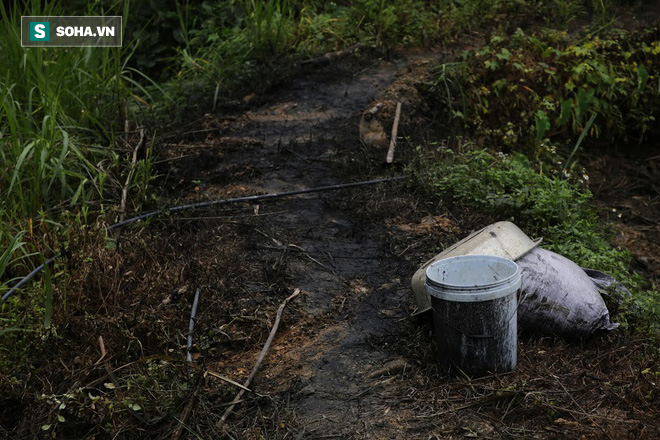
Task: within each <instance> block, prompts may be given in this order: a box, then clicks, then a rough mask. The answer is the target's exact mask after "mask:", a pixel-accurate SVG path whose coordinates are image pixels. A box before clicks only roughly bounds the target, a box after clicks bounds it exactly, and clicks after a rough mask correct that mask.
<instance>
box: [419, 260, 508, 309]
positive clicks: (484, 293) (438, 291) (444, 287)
mask: <svg viewBox="0 0 660 440" xmlns="http://www.w3.org/2000/svg"><path fill="white" fill-rule="evenodd" d="M459 260H460V261H461V262H464V261H474V260H478V261H484V260H485V261H486V262H488V261H490V262H497V263H500V264H502V263H503V264H505V265H506V266H508V268H510V269H512V272H511V273H510V274H507V276H505V277H503V278H502V279H500V280H497V281H494V282H490V283H486V284H477V285H475V284H471V285H465V284H452V283H447V282H442V281H438V280H437V279H434V278H433V277H432V276H430V275H429V272H431V271H432V270H437V266H443V265H450V264H452V263H455V262H456V261H459ZM520 284H521V272H520V268H519V267H518V265H517V264H516V262H515V261H513V260H510V259H508V258H505V257H499V256H494V255H459V256H456V257H449V258H445V259H442V260H438V261H436V262H434V263H433V264H431V265H430V266H429V267H428V268H427V269H426V280H425V283H424V285H425V290H426V291H427V293H428V294H429V295H430V296H433V297H436V298H439V299H444V300H447V301H459V302H478V301H489V300H492V299H497V298H502V297H504V296H507V295H510V294H512V293H515V292H516V291H517V290H518V289H519V288H520ZM513 287H515V289H514V288H513Z"/></svg>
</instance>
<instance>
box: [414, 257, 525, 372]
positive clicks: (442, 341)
mask: <svg viewBox="0 0 660 440" xmlns="http://www.w3.org/2000/svg"><path fill="white" fill-rule="evenodd" d="M520 285H521V279H520V270H519V269H518V265H517V264H516V263H515V262H513V261H511V260H509V259H507V258H503V257H496V256H492V255H464V256H458V257H450V258H446V259H442V260H439V261H436V262H435V263H433V264H431V265H430V266H429V267H428V269H427V270H426V283H425V287H426V291H427V292H428V294H429V295H430V297H431V304H432V307H433V323H434V328H435V341H436V348H437V357H438V360H439V361H440V362H442V363H444V364H445V365H447V366H449V367H458V368H459V369H460V370H462V371H463V372H465V373H466V374H468V375H471V376H482V375H485V374H488V373H490V372H496V373H503V372H507V371H511V370H513V369H514V368H515V367H516V363H517V357H518V325H517V308H518V301H517V297H518V291H519V290H520Z"/></svg>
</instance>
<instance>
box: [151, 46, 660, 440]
mask: <svg viewBox="0 0 660 440" xmlns="http://www.w3.org/2000/svg"><path fill="white" fill-rule="evenodd" d="M419 61H420V60H419V59H417V60H416V61H415V62H419ZM413 64H414V62H413ZM410 66H411V62H410V61H405V60H399V61H381V60H377V61H369V62H364V61H363V62H361V63H359V64H358V65H347V66H341V67H337V66H333V67H330V68H326V69H321V70H318V71H312V72H308V73H306V74H303V75H301V76H300V77H298V78H297V79H294V80H293V81H292V82H291V83H290V84H287V85H283V86H281V87H280V88H279V89H278V90H274V91H272V92H271V93H269V94H268V95H267V96H264V97H256V98H254V99H253V101H251V102H250V104H249V106H248V108H247V109H246V110H239V111H235V112H234V113H233V114H229V115H227V114H225V115H224V116H222V117H221V116H217V117H209V118H208V120H207V122H206V128H205V130H206V131H204V132H203V134H202V135H198V136H203V137H198V138H196V139H193V141H192V142H191V141H185V142H184V141H182V142H180V143H178V144H176V145H170V147H169V149H168V150H167V151H166V153H165V154H166V155H165V157H166V158H167V159H169V161H170V162H169V163H170V164H171V166H169V167H168V168H167V169H168V171H167V175H166V176H165V178H164V179H162V187H163V190H164V195H167V196H168V197H169V198H171V199H179V200H181V201H184V200H185V201H186V202H187V201H200V200H205V199H216V198H222V197H233V196H238V195H245V194H254V193H258V192H268V193H272V192H279V191H289V190H297V189H302V188H309V187H315V186H321V185H331V184H337V183H345V182H350V181H357V180H364V179H367V178H373V177H376V176H382V175H388V174H391V173H393V170H392V169H388V168H385V167H384V166H383V164H382V162H383V161H384V158H385V151H383V150H374V149H370V148H367V147H364V146H363V145H362V144H361V142H360V141H359V139H358V137H357V122H358V120H359V114H360V112H361V111H362V110H363V109H364V108H365V107H366V106H367V105H368V104H369V103H370V102H371V101H372V100H373V99H374V98H378V97H379V96H381V95H382V94H383V93H385V91H386V88H387V86H388V85H389V84H391V83H392V82H393V81H395V80H396V79H397V77H398V76H397V72H399V73H403V74H404V75H405V73H406V72H409V67H410ZM400 76H401V75H399V77H400ZM403 130H404V133H405V127H404V128H403ZM402 154H405V152H404V153H402ZM439 209H440V208H439V207H437V206H432V205H429V206H427V205H425V204H424V203H423V202H422V201H420V200H419V199H418V196H416V195H414V194H413V193H411V192H409V191H408V190H406V188H405V185H402V184H386V185H383V186H380V187H377V188H357V189H352V190H342V191H338V192H329V193H323V194H319V195H311V196H305V197H296V198H289V199H277V200H274V201H269V202H265V203H262V204H259V205H254V204H246V205H241V206H238V207H232V208H229V209H226V210H220V211H219V212H218V211H217V210H216V211H212V212H209V213H208V214H207V215H206V216H205V215H204V214H196V215H197V217H196V218H195V219H192V218H190V219H185V218H183V219H179V220H177V221H173V220H172V221H171V222H170V223H168V224H169V226H166V228H165V230H164V232H159V233H158V234H156V236H155V238H157V239H158V240H160V239H162V237H163V236H167V241H168V242H169V243H171V244H169V245H168V246H169V247H166V248H165V250H162V251H161V252H171V255H172V257H173V258H174V259H177V260H182V259H183V260H185V262H184V263H179V264H178V265H177V263H171V264H172V266H174V267H172V268H170V269H169V272H170V273H177V274H178V275H177V276H176V278H175V279H173V281H172V282H173V283H174V284H175V285H178V286H179V289H178V290H177V292H182V293H183V295H182V296H183V298H185V301H183V302H182V303H181V304H182V306H183V307H182V310H187V306H186V304H187V303H189V302H190V297H191V294H192V291H193V290H194V287H195V285H196V284H197V285H199V284H202V285H203V287H204V290H205V292H204V296H203V299H202V308H201V312H200V316H199V322H198V327H197V333H198V335H199V336H198V346H199V349H200V355H199V357H198V362H199V363H200V364H203V365H205V366H206V367H207V368H210V369H213V370H215V371H219V372H221V373H222V374H224V375H226V376H229V377H231V378H233V379H235V380H238V381H241V380H243V379H245V377H247V374H248V372H249V370H250V369H251V368H252V365H253V363H254V361H255V360H256V357H257V355H258V353H259V351H260V349H261V346H262V345H263V341H264V340H265V338H266V336H267V333H268V331H269V329H270V325H272V322H273V319H274V311H275V309H276V308H277V305H278V304H279V303H280V302H281V301H282V299H283V298H285V297H286V296H288V295H289V294H290V293H291V291H293V289H295V288H299V289H301V291H302V295H301V296H300V297H299V298H297V299H296V300H295V301H294V303H293V304H291V305H290V306H288V307H287V308H286V309H285V311H284V320H283V324H282V327H281V328H280V331H279V332H278V336H277V338H276V340H275V342H274V344H273V347H272V349H271V352H270V353H269V354H268V356H267V358H266V362H265V363H264V365H263V366H262V370H261V372H260V373H259V374H258V375H257V377H256V379H255V381H254V383H253V385H252V387H253V389H254V390H255V391H256V392H257V393H259V394H260V395H261V397H258V396H252V395H250V396H249V397H247V398H246V400H245V402H243V403H242V404H241V406H240V407H239V408H237V410H236V412H235V414H234V415H233V416H232V418H231V419H230V422H229V423H228V426H227V429H228V431H227V432H226V433H227V438H262V437H265V438H296V439H298V438H301V439H302V438H354V439H385V438H420V439H429V438H464V437H480V438H640V439H641V438H652V437H654V436H655V435H656V434H660V426H659V425H658V422H657V418H654V417H655V416H657V415H658V409H657V407H654V405H653V403H652V402H653V401H648V400H647V399H646V397H644V392H649V390H652V389H654V388H655V384H653V385H651V384H650V382H649V381H648V380H647V377H646V376H644V375H643V374H641V373H640V372H641V371H642V370H643V369H645V368H648V367H649V365H640V364H639V363H637V362H636V358H635V356H634V355H633V353H634V351H635V349H636V348H635V347H636V344H637V346H638V345H639V344H641V343H643V342H640V341H637V342H635V341H632V342H631V341H626V340H625V339H624V338H623V337H622V336H621V335H620V334H611V335H608V336H606V337H605V339H597V340H594V341H591V342H589V343H583V344H569V343H566V342H563V341H560V340H557V339H553V338H543V339H525V340H521V341H520V346H519V353H520V354H519V367H518V369H517V371H516V372H515V373H514V374H511V375H506V376H502V377H498V376H495V377H489V378H485V379H482V380H477V381H471V380H469V379H466V378H460V377H458V378H457V377H449V376H447V375H446V374H444V373H443V372H441V371H439V370H438V368H437V367H436V364H435V362H434V360H433V354H432V349H431V346H432V341H431V338H430V327H429V325H428V322H423V321H415V320H412V319H411V318H409V314H410V311H411V309H412V307H413V306H414V305H413V302H412V298H411V297H410V292H409V280H410V276H411V274H412V273H413V272H414V270H415V268H416V267H417V265H418V264H420V263H421V262H422V261H424V259H425V258H427V257H428V256H430V255H432V253H433V251H434V250H435V249H437V248H438V247H439V246H440V245H441V244H444V245H446V244H449V243H450V242H453V241H455V240H456V239H457V238H458V237H460V236H462V235H464V234H465V233H466V232H469V230H470V229H471V228H472V227H474V226H476V225H471V224H470V222H469V221H466V220H465V221H464V223H462V224H461V225H460V226H459V225H458V222H457V220H455V219H452V218H451V215H450V214H448V213H446V212H445V213H444V214H443V212H442V211H441V210H440V211H439ZM440 214H443V215H440ZM462 220H464V219H462ZM147 242H148V243H149V239H147ZM154 242H155V241H154ZM173 297H176V295H174V296H173ZM174 301H176V298H175V300H174ZM179 314H180V313H179ZM179 321H180V322H178V323H177V324H176V325H178V326H179V327H180V328H184V325H185V324H184V323H183V319H180V320H179ZM613 347H614V348H613ZM612 381H614V382H612ZM610 383H614V384H618V385H616V386H618V387H620V388H616V389H613V388H611V386H610V385H607V384H610ZM203 389H204V392H203V393H201V396H202V397H200V403H199V404H198V406H197V413H196V414H197V415H196V418H195V425H193V429H194V430H195V431H196V432H199V433H202V434H205V435H210V436H211V437H214V436H217V430H216V423H217V421H218V419H219V418H220V416H221V414H222V412H223V411H224V408H225V406H224V405H225V404H226V402H228V401H229V400H231V398H232V396H233V394H234V393H235V392H236V390H235V389H234V388H233V387H231V386H228V385H227V384H224V383H218V382H213V381H209V380H207V381H206V382H205V385H204V388H203ZM621 396H623V398H621ZM640 408H641V409H640ZM654 414H655V416H654ZM649 435H650V437H649Z"/></svg>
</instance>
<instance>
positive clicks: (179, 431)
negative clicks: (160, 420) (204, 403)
mask: <svg viewBox="0 0 660 440" xmlns="http://www.w3.org/2000/svg"><path fill="white" fill-rule="evenodd" d="M197 291H198V292H199V289H197ZM204 377H205V376H204V375H203V374H202V375H200V377H199V379H198V380H197V385H196V386H195V391H193V393H192V395H191V396H190V399H188V402H187V403H186V406H185V407H184V408H183V411H181V416H179V418H178V419H177V420H178V422H179V423H178V424H177V426H176V429H175V430H174V432H173V433H172V440H179V437H181V434H182V433H183V428H184V427H185V425H186V420H188V417H189V416H190V413H191V412H192V409H193V406H195V400H196V399H197V395H198V394H199V390H200V389H201V388H202V381H203V380H204Z"/></svg>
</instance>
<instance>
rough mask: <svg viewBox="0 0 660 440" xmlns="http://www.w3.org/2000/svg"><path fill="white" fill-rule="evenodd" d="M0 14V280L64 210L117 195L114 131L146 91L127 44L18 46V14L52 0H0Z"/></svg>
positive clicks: (48, 241) (22, 266) (122, 168)
mask: <svg viewBox="0 0 660 440" xmlns="http://www.w3.org/2000/svg"><path fill="white" fill-rule="evenodd" d="M115 12H119V13H122V12H123V13H127V10H124V11H121V10H119V11H117V10H115ZM98 13H103V11H98ZM0 14H1V16H2V26H1V27H0V41H1V42H2V57H3V66H4V67H5V69H3V71H2V73H1V74H0V249H1V250H2V254H3V255H8V256H9V257H8V258H7V259H6V260H5V259H3V261H4V264H2V265H0V281H7V278H6V276H5V277H3V273H4V274H6V273H7V272H11V273H12V274H13V276H14V277H15V276H16V275H18V274H21V273H25V271H26V270H28V269H29V268H30V267H31V266H32V265H33V264H34V263H37V264H38V260H34V259H30V258H23V257H24V256H25V252H35V251H38V252H42V253H48V252H49V248H52V246H53V245H54V243H53V239H54V235H56V234H55V231H56V230H61V229H62V228H61V227H60V225H59V218H60V215H61V213H62V212H63V211H64V210H77V209H79V208H80V207H83V206H85V207H86V208H87V209H89V207H90V206H92V207H93V206H94V203H95V202H98V201H100V200H104V199H109V200H112V198H113V197H114V196H116V194H117V193H118V189H119V187H120V185H121V184H120V181H123V180H122V179H121V177H122V175H123V174H125V173H126V172H127V170H126V160H125V158H124V157H123V156H122V150H124V149H126V148H130V146H127V145H124V144H122V142H121V138H119V137H118V136H117V135H116V133H117V131H118V130H121V129H122V126H123V121H124V118H125V117H126V116H128V117H129V118H131V117H133V115H134V114H135V112H134V110H135V109H136V108H137V107H138V106H139V105H140V104H139V103H140V102H144V101H149V100H150V97H149V96H148V94H147V92H146V88H145V87H143V86H142V85H141V84H140V83H139V82H138V81H137V79H139V80H141V81H142V83H145V82H146V81H145V80H144V77H143V76H142V75H140V73H139V72H137V71H135V70H134V69H131V68H130V67H128V64H127V63H128V61H129V59H130V55H131V50H132V47H131V45H130V44H128V45H126V46H125V47H124V48H92V47H88V48H22V47H21V44H20V33H19V32H20V16H21V15H64V10H63V9H62V8H61V7H60V4H59V3H58V2H53V3H50V4H49V5H48V6H44V5H42V2H37V1H30V2H28V4H27V6H24V7H22V6H21V3H20V2H18V1H16V2H14V3H13V4H10V5H6V4H2V5H0ZM140 165H143V164H140ZM143 174H144V173H142V175H143ZM19 237H20V240H17V238H19ZM19 242H20V243H21V245H20V246H17V243H19ZM12 267H13V270H11V269H12Z"/></svg>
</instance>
